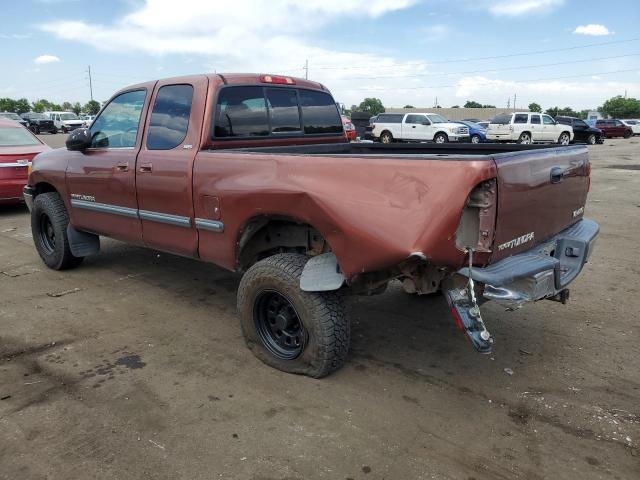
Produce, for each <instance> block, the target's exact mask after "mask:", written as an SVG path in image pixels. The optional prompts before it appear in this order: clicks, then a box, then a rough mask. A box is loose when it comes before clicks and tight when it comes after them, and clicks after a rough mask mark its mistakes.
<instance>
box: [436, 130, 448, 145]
mask: <svg viewBox="0 0 640 480" xmlns="http://www.w3.org/2000/svg"><path fill="white" fill-rule="evenodd" d="M433 141H434V142H435V143H447V142H449V137H447V134H446V133H442V132H438V133H436V134H435V136H434V137H433Z"/></svg>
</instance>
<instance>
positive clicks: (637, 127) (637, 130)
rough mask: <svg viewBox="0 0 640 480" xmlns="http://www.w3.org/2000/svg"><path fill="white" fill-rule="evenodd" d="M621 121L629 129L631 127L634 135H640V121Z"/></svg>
mask: <svg viewBox="0 0 640 480" xmlns="http://www.w3.org/2000/svg"><path fill="white" fill-rule="evenodd" d="M620 121H621V122H622V123H624V124H625V125H626V126H627V127H631V131H632V132H633V134H634V135H640V120H636V119H625V120H620Z"/></svg>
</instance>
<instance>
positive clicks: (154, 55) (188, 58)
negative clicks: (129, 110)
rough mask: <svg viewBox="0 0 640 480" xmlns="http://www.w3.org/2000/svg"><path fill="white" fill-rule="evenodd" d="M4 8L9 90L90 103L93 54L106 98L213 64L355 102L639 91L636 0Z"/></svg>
mask: <svg viewBox="0 0 640 480" xmlns="http://www.w3.org/2000/svg"><path fill="white" fill-rule="evenodd" d="M0 11H2V18H3V21H2V27H0V65H1V66H2V68H0V97H12V98H20V97H26V98H28V99H29V100H31V101H33V100H36V99H40V98H46V99H48V100H50V101H54V102H62V101H71V102H76V101H79V102H81V103H85V102H86V101H88V100H89V99H90V89H89V79H88V78H89V76H88V72H87V69H88V67H89V66H91V79H92V85H93V97H94V98H95V99H96V100H99V101H104V100H107V99H109V98H110V97H111V95H112V94H113V93H114V92H115V91H116V90H118V89H120V88H122V87H124V86H127V85H130V84H133V83H138V82H141V81H146V80H152V79H156V78H164V77H171V76H177V75H185V74H193V73H206V72H220V73H223V72H255V73H271V74H284V75H290V76H298V77H304V76H305V73H306V74H308V78H309V79H311V80H315V81H319V82H322V83H323V84H324V85H326V86H327V87H328V88H329V89H330V90H331V91H332V93H333V95H334V97H335V99H336V101H338V102H342V103H344V104H346V105H347V106H350V105H352V104H358V103H360V102H361V101H362V100H363V99H364V98H365V97H377V98H380V99H381V100H382V102H383V104H384V105H385V106H386V107H402V106H404V105H406V104H410V105H414V106H423V107H433V106H435V104H436V102H437V104H438V105H440V106H443V107H450V106H453V105H463V104H464V103H465V102H466V101H467V100H475V101H477V102H480V103H482V104H492V105H496V106H500V107H503V106H507V101H509V103H510V105H511V106H513V101H514V96H515V99H516V105H522V106H526V105H528V104H529V103H531V102H536V103H539V104H540V105H542V107H543V108H548V107H552V106H561V107H564V106H570V107H573V108H575V109H588V108H594V107H597V106H599V105H601V104H602V103H603V102H604V100H606V99H607V98H610V97H612V96H615V95H625V93H626V94H627V95H628V96H632V97H636V98H640V1H639V0H616V1H615V2H602V1H592V0H456V1H450V0H366V1H360V0H351V1H350V0H303V1H296V0H269V1H266V0H234V1H228V0H208V1H207V0H179V1H176V0H110V1H100V0H21V1H15V0H0ZM306 62H308V70H305V68H304V67H305V63H306Z"/></svg>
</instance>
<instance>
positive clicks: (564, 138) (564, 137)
mask: <svg viewBox="0 0 640 480" xmlns="http://www.w3.org/2000/svg"><path fill="white" fill-rule="evenodd" d="M570 142H571V136H570V135H569V134H568V133H567V132H562V133H561V134H560V136H559V137H558V144H559V145H569V143H570Z"/></svg>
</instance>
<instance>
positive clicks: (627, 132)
mask: <svg viewBox="0 0 640 480" xmlns="http://www.w3.org/2000/svg"><path fill="white" fill-rule="evenodd" d="M631 135H633V132H631V131H629V130H627V131H626V132H624V138H630V137H631Z"/></svg>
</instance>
